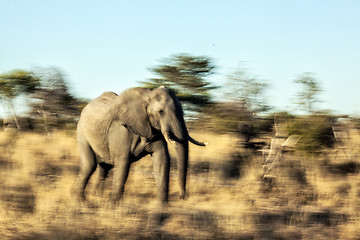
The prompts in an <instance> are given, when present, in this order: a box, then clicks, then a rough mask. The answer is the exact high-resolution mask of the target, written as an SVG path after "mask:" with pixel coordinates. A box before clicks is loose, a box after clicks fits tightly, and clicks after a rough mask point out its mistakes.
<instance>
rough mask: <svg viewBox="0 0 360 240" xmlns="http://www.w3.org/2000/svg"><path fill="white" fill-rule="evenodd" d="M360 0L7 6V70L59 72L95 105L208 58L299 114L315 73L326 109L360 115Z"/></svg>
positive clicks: (220, 78) (217, 78)
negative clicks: (166, 68) (159, 68)
mask: <svg viewBox="0 0 360 240" xmlns="http://www.w3.org/2000/svg"><path fill="white" fill-rule="evenodd" d="M359 11H360V1H357V0H353V1H350V0H339V1H331V0H316V1H313V0H312V1H310V0H291V1H288V0H283V1H280V0H279V1H276V0H272V1H270V0H268V1H266V0H249V1H240V0H232V1H231V0H225V1H209V0H207V1H202V0H197V1H194V0H192V1H186V0H185V1H165V0H164V1H137V0H134V1H116V0H102V1H100V0H99V1H91V0H86V1H85V0H84V1H83V0H77V1H71V0H62V1H60V0H59V1H55V0H32V1H28V0H0V73H4V72H7V71H10V70H13V69H28V70H31V68H34V67H50V66H56V67H58V68H60V69H61V70H63V71H64V73H65V74H66V77H67V80H68V81H69V83H70V85H71V87H72V91H73V92H74V93H75V94H76V95H77V96H80V97H85V98H94V97H96V96H98V95H100V94H101V93H102V92H103V91H108V90H111V91H115V92H120V91H122V90H123V89H125V88H129V87H134V86H138V85H139V81H143V80H146V79H147V78H150V77H151V72H150V71H149V70H148V68H150V67H153V66H156V65H158V64H159V60H161V59H162V58H166V57H169V56H171V55H172V54H177V53H188V54H191V55H204V56H208V57H210V58H212V59H213V60H214V63H215V65H216V66H217V69H216V72H217V73H216V74H215V75H214V76H213V77H212V78H211V81H213V83H214V84H215V85H220V86H221V85H222V84H223V83H224V81H225V80H226V75H228V74H229V73H231V72H232V71H233V70H234V69H235V68H236V67H238V66H242V67H245V68H247V69H248V72H249V73H250V74H252V75H256V76H257V77H258V78H260V79H263V80H266V81H267V82H268V83H269V84H270V85H271V87H270V88H269V89H268V91H267V92H266V94H267V99H268V101H269V104H270V105H272V106H273V107H275V108H276V109H278V110H292V109H294V104H293V100H292V99H293V97H294V96H295V93H296V86H295V85H294V83H293V81H294V79H295V78H296V77H297V76H298V75H299V74H301V73H303V72H312V73H314V74H315V77H316V78H317V79H318V80H319V82H320V84H321V87H322V89H323V90H324V91H323V92H322V93H321V95H319V97H320V99H321V100H322V101H323V102H322V103H321V105H319V107H320V108H323V109H331V110H333V111H334V112H335V113H350V114H359V113H360V66H359V62H360V14H359Z"/></svg>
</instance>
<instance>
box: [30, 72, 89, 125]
mask: <svg viewBox="0 0 360 240" xmlns="http://www.w3.org/2000/svg"><path fill="white" fill-rule="evenodd" d="M36 75H37V76H38V78H39V79H40V87H39V89H38V90H37V91H36V92H35V93H34V94H33V95H32V98H33V99H35V101H33V102H32V103H31V104H30V114H31V115H32V116H36V115H39V114H40V116H41V117H42V120H43V126H44V130H45V131H48V127H49V124H51V123H57V121H58V120H59V119H63V120H64V119H69V120H73V118H74V117H77V116H78V115H79V113H80V111H81V105H83V104H82V103H83V101H81V100H78V99H77V98H75V97H74V96H73V95H72V94H71V93H70V90H69V87H68V83H67V82H66V80H65V76H64V74H63V73H62V72H61V71H60V70H59V69H57V68H55V67H51V68H41V69H37V72H36Z"/></svg>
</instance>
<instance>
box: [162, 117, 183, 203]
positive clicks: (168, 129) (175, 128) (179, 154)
mask: <svg viewBox="0 0 360 240" xmlns="http://www.w3.org/2000/svg"><path fill="white" fill-rule="evenodd" d="M170 118H171V119H172V121H170V122H167V124H164V125H162V126H161V130H162V133H163V136H164V138H165V140H166V142H167V143H168V145H169V146H173V147H174V150H175V158H176V163H177V169H178V175H179V186H180V198H181V199H184V198H185V192H186V177H187V169H188V159H189V135H188V131H187V128H186V125H185V121H184V120H183V119H181V118H179V117H176V115H174V116H171V117H170Z"/></svg>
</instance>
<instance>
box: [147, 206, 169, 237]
mask: <svg viewBox="0 0 360 240" xmlns="http://www.w3.org/2000/svg"><path fill="white" fill-rule="evenodd" d="M169 217H170V213H168V212H167V211H158V210H153V211H151V212H149V215H148V219H147V222H146V232H147V233H156V232H159V231H160V229H161V227H162V226H163V225H164V224H165V222H166V220H167V219H169Z"/></svg>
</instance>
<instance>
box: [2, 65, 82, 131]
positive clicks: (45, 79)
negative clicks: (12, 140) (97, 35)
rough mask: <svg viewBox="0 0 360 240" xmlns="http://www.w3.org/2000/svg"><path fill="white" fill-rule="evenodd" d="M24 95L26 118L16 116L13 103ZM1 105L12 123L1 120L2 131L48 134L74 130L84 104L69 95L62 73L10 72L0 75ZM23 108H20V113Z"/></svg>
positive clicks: (39, 70) (53, 70)
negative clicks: (57, 130) (9, 113)
mask: <svg viewBox="0 0 360 240" xmlns="http://www.w3.org/2000/svg"><path fill="white" fill-rule="evenodd" d="M21 95H26V101H25V102H26V104H27V106H26V107H27V108H28V111H27V114H26V115H24V116H21V117H18V116H17V115H16V109H17V108H18V107H19V106H16V105H15V103H14V102H15V99H16V98H18V97H20V96H21ZM0 97H1V100H2V101H1V104H3V105H4V107H5V109H8V112H12V115H13V119H14V120H11V119H10V118H6V117H5V118H4V119H3V120H2V123H3V126H4V128H5V129H6V128H12V127H14V126H13V125H15V127H16V128H17V129H18V130H36V131H46V132H47V131H49V130H52V129H62V128H75V126H76V120H77V119H78V118H79V115H80V112H81V110H82V108H83V107H84V106H85V105H86V103H87V101H86V100H82V99H78V98H76V97H75V96H74V95H73V94H72V93H71V91H70V89H69V85H68V83H67V82H66V80H65V76H64V74H63V72H62V71H61V70H59V69H57V68H54V67H50V68H37V69H35V70H33V71H25V70H13V71H11V72H9V73H6V74H2V75H0ZM23 108H24V106H22V109H21V110H24V109H23Z"/></svg>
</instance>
